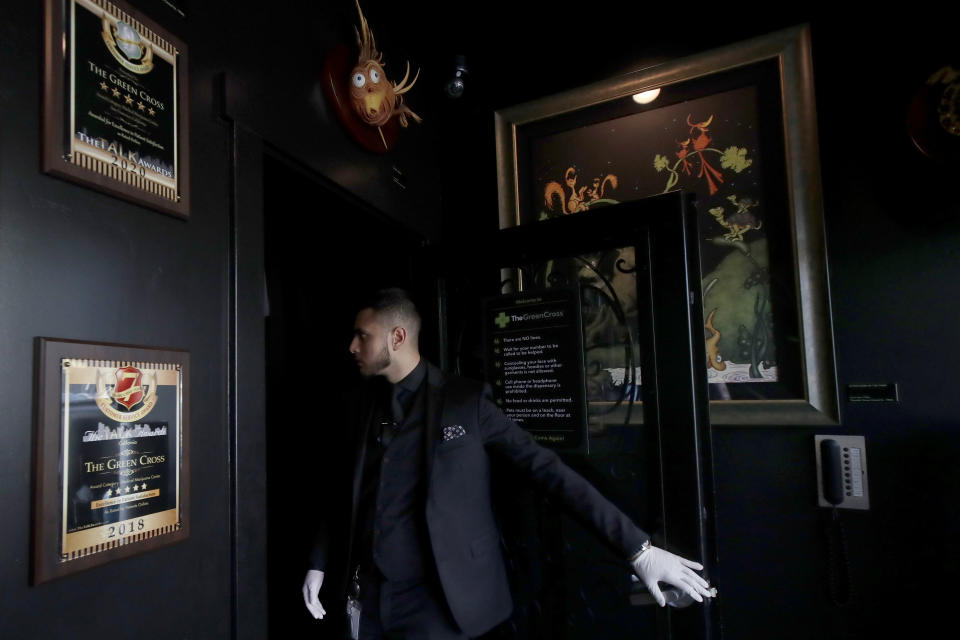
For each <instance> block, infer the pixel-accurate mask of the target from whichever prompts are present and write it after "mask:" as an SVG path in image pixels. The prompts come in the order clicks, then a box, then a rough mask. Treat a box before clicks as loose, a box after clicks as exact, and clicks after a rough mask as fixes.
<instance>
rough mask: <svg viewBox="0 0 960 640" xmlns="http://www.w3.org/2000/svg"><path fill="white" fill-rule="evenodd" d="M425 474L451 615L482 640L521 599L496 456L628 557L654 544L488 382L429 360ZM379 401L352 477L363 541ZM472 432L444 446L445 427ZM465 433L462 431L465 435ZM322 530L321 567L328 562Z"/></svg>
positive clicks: (367, 414)
mask: <svg viewBox="0 0 960 640" xmlns="http://www.w3.org/2000/svg"><path fill="white" fill-rule="evenodd" d="M425 384H426V385H427V387H426V416H425V425H424V427H425V430H424V439H425V442H424V446H425V449H424V451H425V456H424V461H425V462H424V467H425V468H424V473H425V474H426V475H425V477H426V482H427V500H426V521H427V530H428V532H429V537H430V547H431V550H432V551H433V558H434V561H435V562H436V567H437V573H438V574H439V576H440V583H441V585H442V588H443V593H444V596H445V597H446V600H447V604H448V605H449V607H450V611H451V612H452V613H453V616H454V619H455V620H456V622H457V624H458V625H459V626H460V628H461V629H462V630H463V632H464V633H466V634H467V635H468V636H479V635H481V634H483V633H485V632H486V631H488V630H490V629H491V628H493V627H494V626H496V625H497V624H499V623H500V622H502V621H504V620H505V619H506V618H508V617H509V616H510V613H511V611H512V609H513V600H512V598H511V595H510V588H509V585H508V581H507V572H506V567H505V563H504V558H503V552H502V550H501V546H500V530H499V528H498V526H497V522H496V519H495V518H494V512H493V505H492V504H491V498H490V459H489V455H491V454H493V455H498V456H502V457H504V458H506V459H507V460H508V461H510V462H511V463H512V464H513V465H515V466H517V467H519V468H521V469H522V470H524V471H525V472H526V474H527V475H528V476H529V477H530V478H531V480H532V481H533V482H534V483H536V484H537V485H538V486H540V487H541V488H543V489H545V490H546V491H547V492H548V493H550V494H551V495H552V496H554V497H556V498H558V499H559V500H561V501H562V502H563V503H564V504H565V505H566V506H567V507H568V508H569V509H570V510H572V511H573V512H574V513H575V514H576V515H578V516H579V517H580V518H581V519H582V520H584V521H585V522H586V523H588V524H589V525H591V526H592V527H593V529H594V530H595V531H596V533H597V534H598V535H600V536H601V538H603V539H604V540H605V541H606V542H608V543H609V544H611V545H612V546H613V547H614V548H616V549H619V550H620V551H621V552H622V553H623V557H624V559H625V560H626V558H627V557H629V556H630V555H631V554H632V553H634V552H635V551H637V550H639V548H640V546H641V545H642V544H643V542H645V541H646V540H648V539H649V536H648V535H647V534H646V533H644V532H643V531H642V530H641V529H639V528H638V527H637V526H636V525H634V524H633V522H631V521H630V519H629V518H628V517H627V516H626V515H624V514H623V513H622V512H621V511H620V510H619V509H617V508H616V507H615V506H614V505H613V504H612V503H611V502H610V501H609V500H607V499H606V498H604V497H603V496H602V495H601V494H600V493H599V492H598V491H597V490H596V489H595V488H594V487H593V486H592V485H590V483H588V482H587V481H586V480H584V479H583V478H582V477H581V476H580V475H579V474H577V473H576V472H575V471H573V470H572V469H570V468H569V467H568V466H567V465H565V464H564V463H563V462H562V461H561V460H560V457H559V456H558V455H557V454H556V453H555V452H554V451H552V450H550V449H547V448H545V447H542V446H540V445H539V444H537V443H536V442H535V441H534V439H533V437H532V436H531V435H530V434H529V432H527V431H526V430H524V429H523V428H521V427H519V426H518V425H517V424H516V423H514V422H513V421H512V420H510V419H508V418H507V417H506V416H504V415H503V413H502V412H501V411H500V409H499V408H498V407H497V405H496V404H495V403H494V401H493V397H492V394H491V391H490V387H489V386H488V385H484V384H481V383H479V382H474V381H472V380H467V379H465V378H460V377H458V376H448V375H446V374H444V373H443V372H441V371H440V370H439V369H437V368H436V367H435V366H433V365H432V364H429V363H428V364H427V377H426V381H425ZM374 405H375V403H374V402H367V403H366V407H365V411H364V416H363V419H362V421H361V423H360V426H361V428H360V429H359V433H358V434H357V435H358V443H357V458H356V465H355V473H354V478H353V500H352V513H351V526H350V528H351V535H350V540H351V541H353V540H355V538H356V531H355V528H356V526H357V524H356V518H357V506H358V505H357V503H358V499H359V495H360V483H361V480H362V471H363V459H364V456H365V455H366V442H367V434H368V430H369V429H370V428H372V426H373V425H372V422H373V421H374ZM454 425H458V426H460V427H462V428H463V431H464V432H465V433H464V434H463V435H461V436H460V437H457V438H454V439H452V440H447V441H444V440H443V437H442V431H443V427H449V426H454ZM457 432H459V430H457ZM327 540H328V538H327V536H326V535H325V534H324V533H323V532H321V535H320V536H318V542H317V546H316V548H315V550H314V555H313V565H314V566H315V567H317V568H322V567H323V566H325V564H326V558H327V552H328V549H327Z"/></svg>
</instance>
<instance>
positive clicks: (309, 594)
mask: <svg viewBox="0 0 960 640" xmlns="http://www.w3.org/2000/svg"><path fill="white" fill-rule="evenodd" d="M647 553H649V552H647ZM644 555H646V554H644ZM322 584H323V571H317V570H316V569H310V570H309V571H307V577H306V578H304V579H303V603H304V604H305V605H307V611H309V612H310V614H311V615H312V616H313V617H314V618H316V619H317V620H322V619H323V616H325V615H326V614H327V612H326V611H324V610H323V605H321V604H320V600H318V599H317V594H318V593H319V592H320V585H322Z"/></svg>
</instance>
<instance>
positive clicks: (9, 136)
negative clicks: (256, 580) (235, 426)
mask: <svg viewBox="0 0 960 640" xmlns="http://www.w3.org/2000/svg"><path fill="white" fill-rule="evenodd" d="M41 7H42V3H32V2H28V3H4V4H3V6H2V7H0V31H2V34H3V37H2V42H0V58H2V59H3V64H2V65H0V74H2V76H0V78H2V79H0V86H2V87H3V89H2V93H0V114H2V116H0V291H2V293H0V327H2V338H0V352H2V354H3V361H4V362H5V363H6V364H5V365H4V366H3V367H2V369H0V371H2V373H0V388H2V390H0V406H2V407H3V421H2V423H0V438H2V440H3V443H4V444H3V447H2V449H0V451H2V454H0V456H2V469H0V486H2V487H3V489H2V494H3V505H4V507H3V508H4V514H5V523H4V526H3V528H2V533H0V549H2V551H0V584H2V587H0V593H2V596H0V628H3V632H2V633H3V635H4V636H5V637H10V638H58V637H60V638H66V637H74V638H93V637H102V636H103V635H104V634H109V633H117V634H119V635H122V636H132V635H134V633H136V632H140V633H143V634H144V636H145V637H181V638H182V637H189V636H194V637H196V636H197V635H206V636H224V635H226V634H228V633H229V617H228V611H229V602H230V594H229V587H230V583H229V580H228V579H227V577H228V575H229V574H228V573H227V567H228V561H229V553H230V547H229V528H228V519H227V481H226V455H225V453H226V446H225V443H226V437H227V431H226V405H225V402H224V400H223V399H224V394H225V367H226V342H225V339H224V329H225V326H226V321H227V317H226V305H225V301H226V278H225V275H226V255H227V254H226V251H227V237H226V234H225V229H226V220H227V204H228V200H227V190H226V186H227V182H226V175H227V174H226V167H227V165H226V160H225V158H226V156H227V151H228V149H227V146H226V143H227V138H226V136H225V135H224V133H225V130H224V127H223V126H222V125H218V124H215V123H214V122H212V120H211V118H210V117H209V115H208V114H210V103H209V98H210V94H209V91H204V90H203V87H204V86H205V85H209V84H210V75H211V74H210V69H209V67H206V66H205V64H204V54H203V51H202V47H198V54H199V55H198V56H197V57H196V58H195V59H194V62H195V64H194V66H193V69H192V71H193V74H194V77H193V87H194V88H195V91H194V93H193V103H192V104H191V112H192V114H194V117H195V120H194V122H195V123H196V126H195V127H194V128H193V132H192V138H191V141H192V143H193V145H194V146H195V148H196V149H201V150H202V151H201V152H199V153H196V154H195V155H194V158H196V160H198V161H199V162H196V161H195V164H194V167H195V170H194V173H193V176H192V177H193V181H194V182H193V184H194V185H195V189H194V192H193V202H192V207H193V219H192V220H191V221H190V222H186V223H185V222H182V221H180V220H177V219H174V218H171V217H168V216H164V215H160V214H158V213H154V212H151V211H147V210H144V209H141V208H139V207H136V206H132V205H130V204H126V203H124V202H121V201H119V200H116V199H113V198H110V197H107V196H104V195H101V194H99V193H95V192H93V191H89V190H86V189H82V188H78V187H76V186H73V185H71V184H68V183H66V182H63V181H60V180H56V179H53V178H51V177H48V176H45V175H42V174H41V173H40V170H39V167H40V158H39V151H40V128H41V127H40V124H41V123H40V87H41V80H40V79H41V77H42V76H41V71H42V62H41V53H40V52H41V25H42V22H43V21H42V8H41ZM205 116H206V117H205ZM41 335H42V336H56V337H62V338H72V339H79V340H96V341H105V342H122V343H130V344H143V345H153V346H170V347H179V348H184V349H188V350H189V351H190V355H191V366H192V372H191V379H192V388H191V389H190V392H191V399H192V403H191V406H192V412H191V416H190V424H191V437H190V442H189V446H190V447H191V452H192V453H191V457H192V460H193V464H192V469H191V471H192V476H191V478H192V494H193V499H192V504H191V505H190V517H191V521H190V522H191V531H190V538H189V539H188V540H187V541H186V542H183V543H181V544H177V545H173V546H169V547H166V548H163V549H161V550H158V551H155V552H152V553H149V554H145V555H140V556H136V557H134V558H129V559H125V560H121V561H117V562H113V563H110V564H108V565H106V566H103V567H100V568H96V569H92V570H89V571H87V572H85V573H82V574H78V575H74V576H70V577H67V578H64V579H61V580H57V581H55V582H51V583H46V584H43V585H40V586H37V587H30V586H28V575H29V566H30V559H29V549H30V544H29V536H30V530H31V526H30V485H31V478H32V473H31V469H32V462H31V455H30V436H31V432H32V419H33V416H32V415H31V406H32V402H31V387H32V380H33V375H34V373H33V357H32V347H31V344H32V341H33V337H34V336H41ZM106 610H109V611H110V612H111V613H110V614H109V616H108V615H106V614H105V613H104V612H105V611H106Z"/></svg>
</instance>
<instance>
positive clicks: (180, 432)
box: [32, 338, 190, 584]
mask: <svg viewBox="0 0 960 640" xmlns="http://www.w3.org/2000/svg"><path fill="white" fill-rule="evenodd" d="M36 354H37V367H36V375H37V381H36V408H35V419H36V425H35V431H34V436H35V438H34V440H35V444H34V509H33V512H34V536H33V567H32V569H33V572H32V576H33V583H34V584H37V583H40V582H44V581H47V580H51V579H53V578H58V577H61V576H64V575H68V574H71V573H74V572H76V571H80V570H83V569H88V568H90V567H93V566H97V565H100V564H104V563H106V562H109V561H111V560H115V559H117V558H123V557H127V556H131V555H135V554H138V553H143V552H145V551H149V550H152V549H155V548H157V547H160V546H164V545H168V544H172V543H174V542H179V541H181V540H184V539H186V538H187V535H188V531H189V527H188V522H189V519H188V507H189V504H190V456H189V437H188V436H189V417H190V410H189V409H190V401H189V400H190V394H189V389H190V385H189V383H190V355H189V354H188V353H187V352H185V351H180V350H170V349H154V348H149V347H134V346H127V345H115V344H101V343H88V342H76V341H71V340H56V339H52V338H38V339H37V343H36Z"/></svg>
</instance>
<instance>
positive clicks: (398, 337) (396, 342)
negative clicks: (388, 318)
mask: <svg viewBox="0 0 960 640" xmlns="http://www.w3.org/2000/svg"><path fill="white" fill-rule="evenodd" d="M406 341H407V330H406V329H404V328H403V327H394V328H393V331H391V332H390V346H391V347H392V348H393V350H394V351H396V350H397V349H399V348H400V345H402V344H403V343H404V342H406Z"/></svg>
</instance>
